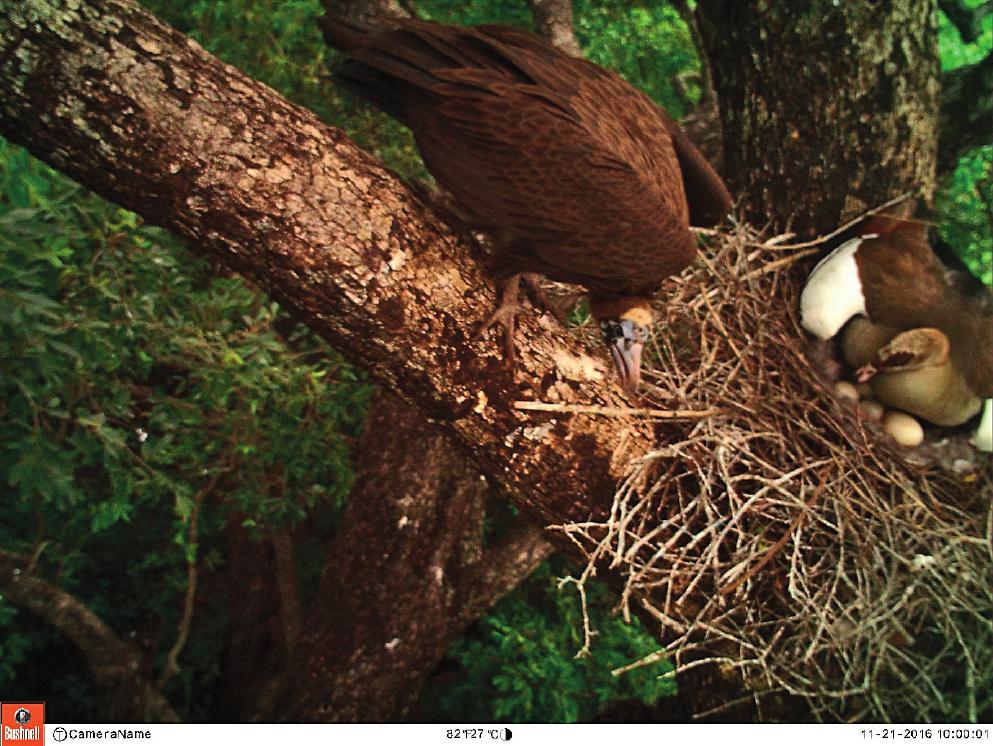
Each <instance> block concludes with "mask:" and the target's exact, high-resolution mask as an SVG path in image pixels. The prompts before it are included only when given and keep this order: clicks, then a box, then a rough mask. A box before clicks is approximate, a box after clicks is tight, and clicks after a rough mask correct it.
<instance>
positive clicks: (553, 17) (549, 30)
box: [528, 0, 583, 57]
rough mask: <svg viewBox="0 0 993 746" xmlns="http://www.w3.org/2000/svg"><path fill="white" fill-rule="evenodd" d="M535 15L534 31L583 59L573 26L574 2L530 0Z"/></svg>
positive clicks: (565, 0)
mask: <svg viewBox="0 0 993 746" xmlns="http://www.w3.org/2000/svg"><path fill="white" fill-rule="evenodd" d="M528 5H529V6H531V12H532V13H533V14H534V29H535V31H537V32H538V33H539V34H541V35H542V36H544V37H545V38H546V39H548V40H549V41H550V42H551V43H552V44H554V45H555V46H557V47H558V48H559V49H561V50H562V51H564V52H568V53H569V54H571V55H572V56H573V57H582V56H583V48H582V47H580V46H579V41H578V40H577V39H576V33H575V30H574V29H573V25H572V0H528Z"/></svg>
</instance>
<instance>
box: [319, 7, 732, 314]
mask: <svg viewBox="0 0 993 746" xmlns="http://www.w3.org/2000/svg"><path fill="white" fill-rule="evenodd" d="M336 24H339V19H336V18H334V17H331V18H329V19H326V21H325V30H326V31H327V32H328V35H329V37H330V38H331V40H332V43H334V44H336V45H337V46H340V47H341V48H342V49H343V50H344V51H346V52H347V53H348V55H349V57H350V62H348V63H346V65H345V66H344V67H343V68H342V70H341V72H340V73H339V78H340V79H341V80H342V82H343V83H344V84H345V85H346V86H348V87H350V88H351V89H352V90H354V91H355V92H356V93H358V94H359V95H361V96H364V97H365V98H367V99H368V100H369V101H371V102H372V103H373V104H375V105H377V106H379V107H380V108H383V109H384V110H385V111H387V112H388V113H389V114H391V115H392V116H394V117H396V118H398V119H399V120H401V121H402V122H404V123H405V124H407V125H408V126H409V127H410V128H411V129H412V130H413V132H414V136H415V138H416V140H417V144H418V147H419V148H420V150H421V153H422V155H423V157H424V161H425V164H426V165H427V167H428V169H429V170H430V171H431V173H432V174H433V175H434V176H435V178H436V179H437V180H438V182H439V183H440V184H441V185H442V186H443V187H445V189H447V190H448V191H449V192H451V194H452V195H453V196H454V198H455V199H456V201H457V202H458V203H459V206H460V207H461V209H462V210H463V211H464V212H465V213H466V214H467V215H468V216H469V218H470V219H471V221H472V222H473V223H474V224H475V225H476V227H478V228H479V229H481V230H485V231H488V232H490V233H492V234H493V236H494V238H495V239H496V241H495V243H496V245H497V254H498V255H497V257H496V259H495V266H496V269H497V272H498V273H502V274H515V273H519V272H540V273H542V274H545V275H546V276H548V277H550V278H551V279H554V280H560V281H565V282H574V283H579V284H583V285H585V286H586V287H587V288H588V289H590V290H593V291H596V292H598V293H600V294H616V295H642V294H650V293H652V292H654V291H655V290H656V289H657V288H658V286H659V284H660V283H661V281H662V280H663V279H664V278H665V277H667V276H669V275H670V274H673V273H674V272H678V271H679V270H681V269H682V268H683V267H685V266H686V265H687V264H689V262H690V261H692V259H693V256H694V254H695V252H696V244H695V240H694V238H693V235H692V233H691V232H690V231H689V222H690V218H691V216H692V217H693V218H694V220H697V219H700V220H706V221H709V222H711V223H713V222H716V221H717V220H720V219H721V218H722V217H723V216H724V215H725V214H726V213H727V212H728V210H729V209H730V203H731V200H730V196H729V195H728V193H727V190H726V189H725V188H724V185H723V184H722V182H721V181H720V178H719V177H718V176H717V175H716V173H714V171H713V169H711V168H710V166H709V164H707V163H706V161H705V160H704V159H703V157H702V156H700V154H699V153H698V152H697V151H696V149H695V148H694V147H693V145H692V144H691V143H690V142H689V140H688V139H687V138H686V136H685V135H684V134H683V133H682V131H681V130H680V129H679V127H678V125H676V123H675V122H674V121H673V120H672V118H671V117H669V116H668V115H667V114H666V113H665V112H664V111H662V110H661V109H659V108H658V107H657V106H656V105H655V104H654V103H653V102H652V101H651V100H650V99H649V98H648V97H647V96H645V95H644V94H643V93H641V92H640V91H638V90H636V89H635V88H633V87H632V86H631V85H629V84H628V83H627V82H625V81H624V80H623V79H622V78H620V77H619V76H618V75H616V74H615V73H613V72H610V71H608V70H605V69H603V68H600V67H598V66H596V65H593V64H590V63H588V62H585V61H583V60H578V59H575V58H573V57H570V56H568V55H566V54H564V53H562V52H560V51H559V50H557V49H556V48H555V47H552V46H551V45H549V44H548V43H546V42H545V41H544V40H543V39H541V38H539V37H537V36H535V35H533V34H530V33H528V32H526V31H523V30H520V29H514V28H508V27H503V26H479V27H476V28H459V27H455V26H444V25H440V24H434V23H429V22H424V21H404V22H401V23H400V24H399V28H396V29H388V30H379V29H372V28H370V27H365V26H362V27H360V26H357V25H356V24H353V23H350V22H347V21H340V25H336Z"/></svg>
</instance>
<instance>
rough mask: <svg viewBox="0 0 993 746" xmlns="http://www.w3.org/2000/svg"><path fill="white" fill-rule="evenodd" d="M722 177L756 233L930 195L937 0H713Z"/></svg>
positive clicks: (822, 224)
mask: <svg viewBox="0 0 993 746" xmlns="http://www.w3.org/2000/svg"><path fill="white" fill-rule="evenodd" d="M697 12H698V13H699V18H700V27H701V31H702V33H703V37H704V42H705V44H706V46H707V52H708V56H709V58H710V62H711V66H712V70H713V78H714V85H715V87H716V89H717V93H718V98H719V102H720V108H721V116H722V122H723V128H724V171H725V175H726V177H727V178H728V180H729V182H730V183H729V186H730V187H731V192H732V194H735V195H737V196H738V199H739V201H740V202H741V204H742V206H743V208H744V214H745V216H746V217H748V218H750V219H751V220H752V221H753V222H755V223H756V224H758V225H764V224H766V223H767V222H770V221H771V223H772V226H773V227H774V228H775V229H777V230H785V229H788V228H789V229H792V230H794V231H796V232H798V233H800V234H803V235H806V234H811V233H815V232H827V231H829V230H831V229H832V228H834V227H836V226H838V225H839V224H840V223H842V222H844V221H845V220H846V219H848V218H850V217H852V216H853V215H854V214H856V213H858V212H860V211H862V210H864V209H865V208H867V207H873V206H875V205H877V204H880V203H882V202H884V201H886V200H887V199H888V198H891V197H895V196H897V195H899V194H903V193H905V192H909V193H910V194H912V195H915V196H917V197H919V198H920V199H921V200H922V201H923V202H924V203H925V204H929V203H930V201H931V198H932V196H933V194H934V190H935V152H936V143H937V129H936V128H937V113H938V110H937V106H938V100H939V96H938V93H939V89H938V54H937V26H936V17H935V6H934V0H926V1H925V2H921V1H920V0H892V2H885V3H870V2H842V3H838V2H834V1H833V0H815V2H810V3H800V4H798V3H786V2H783V3H768V2H765V1H764V0H708V2H705V3H700V4H699V6H698V10H697Z"/></svg>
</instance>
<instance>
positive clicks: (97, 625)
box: [0, 550, 179, 723]
mask: <svg viewBox="0 0 993 746" xmlns="http://www.w3.org/2000/svg"><path fill="white" fill-rule="evenodd" d="M0 593H2V594H3V595H4V596H5V597H6V598H8V599H9V600H10V601H11V602H12V603H14V604H15V605H16V606H19V607H21V608H23V609H24V610H26V611H29V612H31V613H32V614H35V615H37V616H38V617H40V618H41V619H44V620H45V621H46V622H48V623H49V624H51V625H52V626H53V627H55V628H56V629H58V630H59V631H60V632H61V633H62V634H64V635H65V636H66V637H68V638H69V639H70V640H72V642H73V644H75V645H76V647H77V648H79V651H80V652H81V653H82V654H83V657H84V658H86V662H87V664H89V667H90V671H91V672H92V673H93V679H94V681H95V682H96V684H97V686H99V687H100V688H101V689H103V690H105V691H106V699H105V704H106V706H107V707H108V708H111V709H110V710H108V720H119V721H122V722H148V721H156V722H167V723H176V722H179V718H178V717H176V713H175V712H174V711H173V709H172V706H171V705H170V704H169V702H168V701H167V700H166V698H165V697H163V696H162V692H161V691H160V690H159V689H158V688H157V687H155V686H154V685H153V684H152V682H151V681H150V680H149V679H148V678H147V677H146V676H145V675H144V673H143V672H142V662H141V656H140V654H139V653H138V651H137V650H135V648H134V647H132V646H131V645H128V644H127V643H125V642H124V641H123V640H121V638H119V637H118V636H117V635H116V634H115V633H114V631H113V630H112V629H110V627H108V626H107V625H106V624H105V623H104V622H103V620H102V619H100V618H99V617H98V616H97V615H96V614H94V613H93V612H92V611H91V610H90V609H89V608H87V607H86V605H85V604H83V603H82V602H81V601H80V600H79V599H77V598H75V597H74V596H72V595H71V594H69V593H66V592H65V591H62V590H59V589H58V588H56V587H55V586H54V585H52V584H51V583H49V582H48V581H46V580H44V579H42V578H39V577H37V576H36V575H34V574H32V573H31V572H29V571H28V563H27V562H23V561H21V560H20V559H19V558H18V557H16V556H14V555H12V554H9V553H7V552H4V551H3V550H0ZM111 712H112V714H110V713H111Z"/></svg>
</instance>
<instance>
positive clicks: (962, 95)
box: [938, 54, 993, 174]
mask: <svg viewBox="0 0 993 746" xmlns="http://www.w3.org/2000/svg"><path fill="white" fill-rule="evenodd" d="M991 90H993V54H987V55H986V57H984V58H983V59H982V60H981V61H980V62H977V63H976V64H975V65H966V66H965V67H959V68H956V69H954V70H950V71H948V72H946V73H944V74H943V75H942V76H941V113H940V128H939V130H938V173H939V174H947V173H949V172H950V171H952V170H954V169H955V166H956V165H957V164H958V160H959V158H960V157H961V156H962V155H964V154H965V153H967V152H968V151H970V150H972V149H973V148H976V147H979V146H980V145H989V144H990V140H991V131H990V123H991V121H993V102H991V101H990V91H991Z"/></svg>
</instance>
